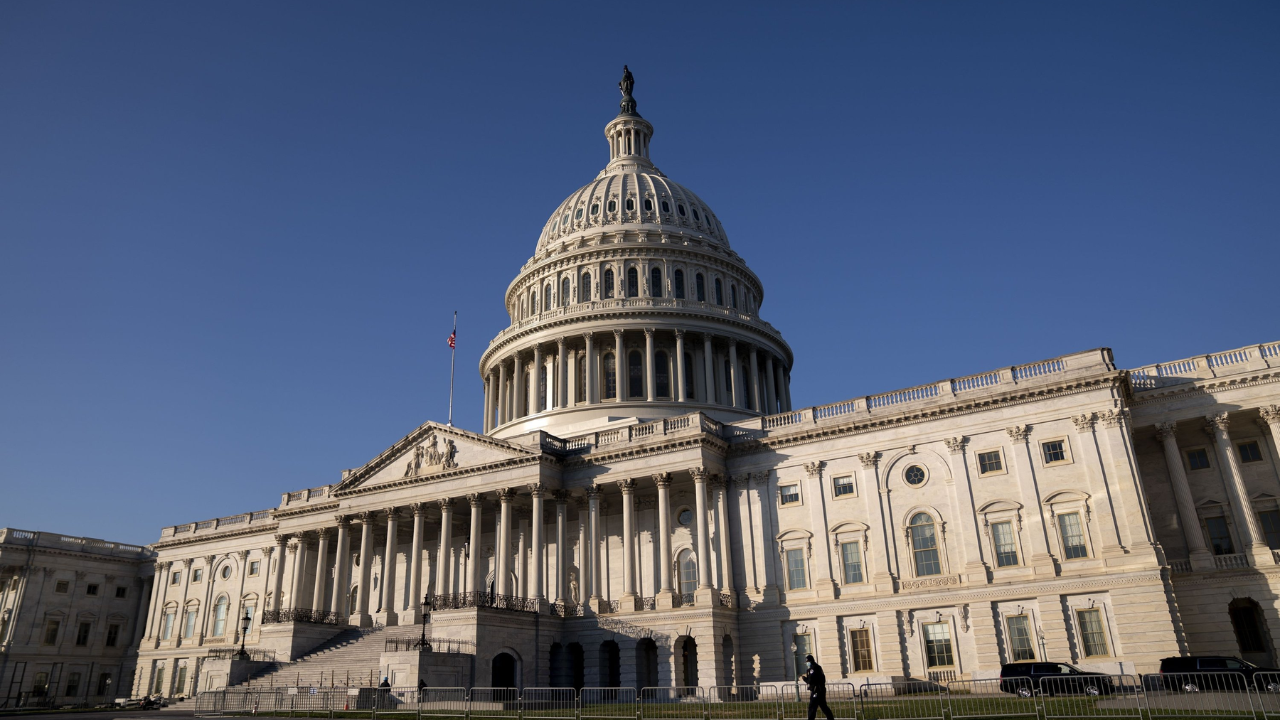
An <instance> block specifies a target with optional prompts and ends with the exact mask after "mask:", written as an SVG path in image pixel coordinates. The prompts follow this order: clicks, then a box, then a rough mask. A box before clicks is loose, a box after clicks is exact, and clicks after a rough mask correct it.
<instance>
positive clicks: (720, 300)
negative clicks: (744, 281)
mask: <svg viewBox="0 0 1280 720" xmlns="http://www.w3.org/2000/svg"><path fill="white" fill-rule="evenodd" d="M716 304H717V305H724V286H722V285H721V284H720V278H716Z"/></svg>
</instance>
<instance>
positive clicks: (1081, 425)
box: [1071, 412, 1097, 433]
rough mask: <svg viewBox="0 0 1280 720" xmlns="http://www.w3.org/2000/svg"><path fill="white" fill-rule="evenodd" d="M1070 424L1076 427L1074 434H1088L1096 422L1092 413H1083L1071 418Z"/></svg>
mask: <svg viewBox="0 0 1280 720" xmlns="http://www.w3.org/2000/svg"><path fill="white" fill-rule="evenodd" d="M1071 422H1073V423H1075V425H1076V432H1080V433H1083V432H1089V431H1090V430H1092V429H1093V426H1094V423H1095V422H1097V420H1096V416H1095V415H1094V414H1093V413H1091V412H1090V413H1083V414H1080V415H1076V416H1074V417H1072V418H1071Z"/></svg>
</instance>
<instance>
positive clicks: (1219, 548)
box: [1204, 517, 1236, 555]
mask: <svg viewBox="0 0 1280 720" xmlns="http://www.w3.org/2000/svg"><path fill="white" fill-rule="evenodd" d="M1204 527H1205V530H1208V531H1209V546H1210V547H1211V548H1213V554H1214V555H1231V554H1232V553H1234V552H1235V551H1236V549H1235V546H1234V545H1233V544H1232V542H1231V529H1230V528H1228V527H1227V519H1226V518H1225V517H1211V518H1205V519H1204Z"/></svg>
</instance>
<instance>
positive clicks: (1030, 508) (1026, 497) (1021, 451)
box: [1005, 425, 1056, 576]
mask: <svg viewBox="0 0 1280 720" xmlns="http://www.w3.org/2000/svg"><path fill="white" fill-rule="evenodd" d="M1005 433H1006V434H1007V435H1008V436H1009V440H1010V441H1011V444H1012V445H1013V458H1014V459H1013V462H1012V463H1011V465H1012V466H1013V472H1014V475H1015V476H1016V477H1017V479H1018V487H1019V492H1020V493H1021V495H1022V506H1023V507H1024V508H1026V510H1027V525H1029V526H1030V535H1031V557H1030V559H1029V562H1028V563H1027V565H1029V566H1031V567H1033V568H1034V569H1035V574H1036V575H1045V576H1049V575H1055V574H1056V572H1055V570H1054V564H1055V563H1054V560H1053V555H1052V553H1051V552H1050V549H1049V534H1048V533H1049V529H1048V528H1047V527H1046V523H1045V520H1044V505H1043V504H1042V503H1041V502H1040V484H1039V483H1038V482H1037V481H1036V471H1035V468H1034V467H1033V466H1032V465H1031V455H1030V452H1031V451H1030V450H1029V449H1028V447H1027V439H1028V438H1029V437H1030V436H1031V429H1030V428H1029V427H1028V426H1026V425H1014V426H1013V427H1009V428H1005Z"/></svg>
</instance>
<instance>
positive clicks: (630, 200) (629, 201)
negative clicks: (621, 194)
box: [627, 198, 636, 212]
mask: <svg viewBox="0 0 1280 720" xmlns="http://www.w3.org/2000/svg"><path fill="white" fill-rule="evenodd" d="M635 209H636V201H635V198H627V210H628V212H629V211H631V210H635Z"/></svg>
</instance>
